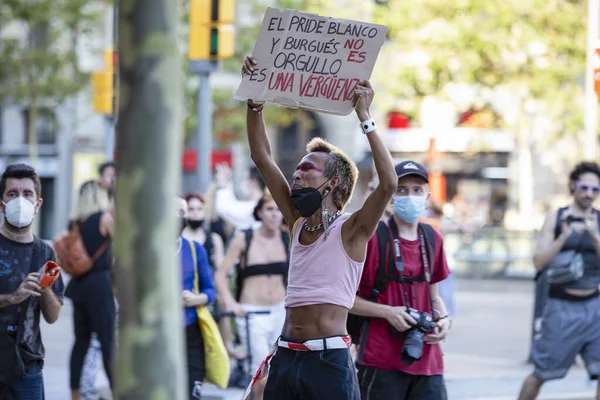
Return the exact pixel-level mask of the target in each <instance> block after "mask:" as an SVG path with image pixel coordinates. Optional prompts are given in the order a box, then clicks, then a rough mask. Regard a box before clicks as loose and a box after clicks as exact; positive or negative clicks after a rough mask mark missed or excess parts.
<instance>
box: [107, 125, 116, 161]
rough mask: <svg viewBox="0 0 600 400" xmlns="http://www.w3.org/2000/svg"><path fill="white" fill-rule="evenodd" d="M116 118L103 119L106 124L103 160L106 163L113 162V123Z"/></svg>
mask: <svg viewBox="0 0 600 400" xmlns="http://www.w3.org/2000/svg"><path fill="white" fill-rule="evenodd" d="M115 120H116V118H113V117H111V116H106V117H105V124H106V141H105V146H106V147H105V149H104V153H105V155H104V156H105V158H106V161H113V157H114V153H115V125H116V122H115Z"/></svg>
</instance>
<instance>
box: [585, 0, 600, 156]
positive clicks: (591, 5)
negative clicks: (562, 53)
mask: <svg viewBox="0 0 600 400" xmlns="http://www.w3.org/2000/svg"><path fill="white" fill-rule="evenodd" d="M599 18H600V0H588V27H587V57H586V70H585V122H584V128H585V136H584V140H583V155H584V158H585V159H586V160H589V161H596V147H597V140H598V96H597V95H596V92H595V90H594V69H595V65H596V63H597V61H596V60H595V58H596V46H597V44H598V19H599Z"/></svg>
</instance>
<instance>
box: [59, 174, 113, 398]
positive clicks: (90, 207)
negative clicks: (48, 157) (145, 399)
mask: <svg viewBox="0 0 600 400" xmlns="http://www.w3.org/2000/svg"><path fill="white" fill-rule="evenodd" d="M110 209H111V207H110V200H109V195H108V192H107V190H106V189H104V188H103V187H102V186H100V183H99V182H98V181H95V180H91V181H87V182H85V183H84V184H83V185H81V188H80V189H79V196H78V199H77V205H76V209H75V212H74V215H73V218H72V220H71V223H70V226H69V235H70V236H71V238H73V237H76V236H79V239H80V240H81V243H82V244H83V246H73V245H71V246H68V247H67V249H68V251H67V252H66V254H63V256H62V258H64V260H61V264H65V265H69V261H70V260H71V261H74V260H76V259H81V257H84V258H85V257H86V256H87V257H88V258H89V265H90V267H89V268H88V270H87V271H86V270H78V271H77V273H75V274H74V275H73V278H72V279H71V281H70V282H69V285H68V287H67V290H66V293H65V295H66V296H67V297H69V298H70V299H71V300H72V301H73V326H74V329H75V344H74V345H73V351H72V353H71V362H70V370H71V371H70V372H71V379H70V381H71V398H72V399H73V400H79V399H81V390H80V385H81V372H82V368H83V363H84V359H85V356H86V353H87V351H88V348H89V346H90V340H91V336H92V333H95V334H96V335H97V337H98V340H99V342H100V346H101V350H102V359H103V363H104V368H105V371H106V375H107V377H108V380H109V382H110V384H111V389H112V373H111V366H112V356H113V347H114V336H115V303H114V295H113V289H112V284H111V264H112V261H111V260H112V256H111V251H110V244H111V241H112V238H113V236H114V229H115V228H114V219H113V215H112V213H111V212H110ZM69 251H70V253H69ZM77 252H79V254H77ZM82 252H85V253H84V254H81V253H82ZM59 253H60V252H59Z"/></svg>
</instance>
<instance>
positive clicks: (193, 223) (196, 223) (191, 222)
mask: <svg viewBox="0 0 600 400" xmlns="http://www.w3.org/2000/svg"><path fill="white" fill-rule="evenodd" d="M203 223H204V220H203V219H188V220H187V224H188V226H189V227H190V228H192V229H193V230H196V229H198V228H200V227H201V226H202V224H203Z"/></svg>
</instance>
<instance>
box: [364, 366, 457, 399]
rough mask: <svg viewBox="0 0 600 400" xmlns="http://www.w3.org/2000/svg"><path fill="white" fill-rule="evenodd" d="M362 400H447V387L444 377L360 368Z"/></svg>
mask: <svg viewBox="0 0 600 400" xmlns="http://www.w3.org/2000/svg"><path fill="white" fill-rule="evenodd" d="M358 382H359V383H360V397H361V400H446V399H447V395H446V385H445V384H444V377H443V376H442V375H432V376H425V375H410V374H407V373H404V372H401V371H386V370H383V369H377V368H372V367H363V366H359V367H358Z"/></svg>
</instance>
